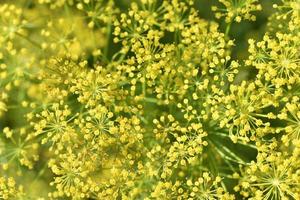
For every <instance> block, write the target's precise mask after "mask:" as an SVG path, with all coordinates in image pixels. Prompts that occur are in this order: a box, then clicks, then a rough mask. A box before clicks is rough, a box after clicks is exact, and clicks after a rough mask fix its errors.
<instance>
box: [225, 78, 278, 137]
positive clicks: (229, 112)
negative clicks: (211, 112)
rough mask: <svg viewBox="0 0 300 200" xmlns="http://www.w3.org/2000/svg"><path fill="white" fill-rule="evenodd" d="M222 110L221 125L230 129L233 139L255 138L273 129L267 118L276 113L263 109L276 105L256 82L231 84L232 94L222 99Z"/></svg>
mask: <svg viewBox="0 0 300 200" xmlns="http://www.w3.org/2000/svg"><path fill="white" fill-rule="evenodd" d="M247 84H248V85H247ZM221 102H222V103H221V108H220V111H221V112H222V115H220V116H221V120H220V127H226V128H228V130H229V135H231V137H232V139H233V141H235V142H236V141H237V139H245V140H249V139H251V140H254V139H255V137H256V136H263V135H265V134H266V133H269V132H271V131H272V129H271V128H270V122H268V121H265V119H268V118H273V116H274V115H272V113H270V114H268V115H267V114H264V113H262V109H264V108H266V107H269V106H271V105H275V104H274V101H273V99H272V98H271V96H269V95H267V94H266V93H264V92H263V91H259V90H258V89H257V88H256V86H255V84H254V83H246V82H245V81H243V82H242V84H241V85H239V86H238V85H230V94H228V95H225V96H224V97H222V99H221Z"/></svg>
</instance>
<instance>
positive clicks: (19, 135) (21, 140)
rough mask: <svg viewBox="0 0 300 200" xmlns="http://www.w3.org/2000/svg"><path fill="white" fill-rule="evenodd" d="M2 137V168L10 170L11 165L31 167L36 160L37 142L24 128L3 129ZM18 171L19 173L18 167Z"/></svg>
mask: <svg viewBox="0 0 300 200" xmlns="http://www.w3.org/2000/svg"><path fill="white" fill-rule="evenodd" d="M3 134H4V135H5V139H4V138H2V137H1V138H0V141H1V143H0V160H1V164H2V167H3V169H4V170H10V167H13V166H18V165H19V166H20V165H22V166H26V167H28V168H29V169H33V166H34V164H35V163H36V162H37V161H38V159H39V155H38V150H39V144H38V143H37V142H35V141H34V139H33V138H32V137H31V136H30V132H29V131H28V130H26V129H25V128H21V129H13V130H11V129H10V128H9V127H5V128H4V129H3ZM18 171H19V173H21V171H20V168H19V170H18Z"/></svg>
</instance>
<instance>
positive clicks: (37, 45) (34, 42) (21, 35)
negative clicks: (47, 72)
mask: <svg viewBox="0 0 300 200" xmlns="http://www.w3.org/2000/svg"><path fill="white" fill-rule="evenodd" d="M16 35H18V36H19V37H21V38H23V39H25V40H26V41H28V42H29V43H31V44H32V45H34V46H36V47H37V48H39V49H42V47H41V45H40V44H39V43H37V42H36V41H33V40H31V39H30V38H29V37H26V36H25V35H23V34H21V33H18V32H16Z"/></svg>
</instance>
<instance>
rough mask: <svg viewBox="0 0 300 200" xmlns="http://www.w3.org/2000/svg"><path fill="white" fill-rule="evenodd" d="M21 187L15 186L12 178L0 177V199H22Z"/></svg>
mask: <svg viewBox="0 0 300 200" xmlns="http://www.w3.org/2000/svg"><path fill="white" fill-rule="evenodd" d="M23 194H24V193H23V186H21V185H20V186H17V185H16V182H15V180H14V178H12V177H9V178H6V177H0V198H1V199H4V200H5V199H15V198H22V195H23Z"/></svg>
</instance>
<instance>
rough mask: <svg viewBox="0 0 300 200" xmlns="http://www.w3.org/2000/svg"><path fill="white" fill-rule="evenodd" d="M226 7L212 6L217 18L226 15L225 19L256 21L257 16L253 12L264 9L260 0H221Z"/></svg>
mask: <svg viewBox="0 0 300 200" xmlns="http://www.w3.org/2000/svg"><path fill="white" fill-rule="evenodd" d="M219 2H220V3H221V4H223V6H224V7H225V8H218V7H216V6H214V7H212V10H213V11H214V12H215V15H216V18H217V19H219V18H221V17H225V21H226V22H227V23H230V22H232V21H236V22H241V21H242V20H251V21H255V20H256V17H255V15H253V14H252V12H254V11H260V10H261V9H262V7H261V5H260V4H259V1H258V0H219Z"/></svg>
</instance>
